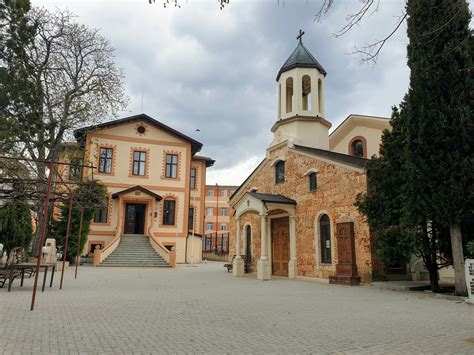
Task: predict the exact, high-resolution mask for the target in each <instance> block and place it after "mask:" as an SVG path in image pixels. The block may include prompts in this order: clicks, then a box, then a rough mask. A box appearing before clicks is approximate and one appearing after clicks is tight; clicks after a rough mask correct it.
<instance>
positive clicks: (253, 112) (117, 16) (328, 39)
mask: <svg viewBox="0 0 474 355" xmlns="http://www.w3.org/2000/svg"><path fill="white" fill-rule="evenodd" d="M181 3H182V7H181V8H180V9H175V8H173V7H171V8H167V9H164V8H163V6H162V5H161V3H160V1H159V0H157V2H156V3H155V4H153V5H149V4H148V1H147V0H136V1H119V0H87V1H84V0H82V1H72V0H70V1H65V0H63V1H47V0H42V1H40V0H33V5H36V6H45V7H47V8H50V9H53V8H55V7H58V8H64V7H68V8H69V9H70V10H71V11H72V12H74V13H76V14H77V15H78V16H79V18H78V21H80V22H82V23H84V24H86V25H88V26H90V27H95V28H100V29H101V33H102V34H103V35H104V36H105V37H107V38H108V39H109V40H110V41H111V43H112V45H113V46H114V47H115V48H116V60H117V63H118V65H119V66H120V67H122V68H123V70H124V73H125V75H126V83H125V84H126V89H127V92H128V93H129V95H130V97H131V105H130V107H129V111H128V112H123V114H122V116H126V115H129V114H136V113H140V112H142V111H143V112H145V113H147V114H149V115H150V116H152V117H154V118H156V119H158V120H160V121H162V122H163V123H165V124H168V125H170V126H172V127H174V128H176V129H178V130H180V131H182V132H183V133H185V134H188V135H190V136H192V137H194V138H196V139H198V140H199V141H201V142H202V143H204V149H203V152H202V153H203V154H205V155H209V156H212V157H213V158H214V159H216V164H215V166H214V167H213V168H211V169H209V173H208V177H209V182H210V183H215V182H218V183H220V184H239V183H241V182H242V181H243V180H244V179H245V177H246V176H247V175H248V174H249V173H250V172H251V171H252V170H253V169H254V168H255V166H256V165H257V164H258V163H259V161H260V160H261V159H262V158H263V156H264V154H265V148H266V147H267V146H268V144H269V143H270V142H271V140H272V133H271V132H270V128H271V126H272V125H273V123H274V122H275V120H276V115H277V84H276V82H275V77H276V74H277V72H278V70H279V68H280V67H281V65H282V64H283V63H284V62H285V60H286V59H287V57H288V56H289V55H290V54H291V52H292V51H293V49H294V48H295V46H296V44H297V42H296V35H297V32H298V30H299V29H300V28H302V29H303V30H304V31H305V32H306V34H305V36H304V43H305V45H306V47H307V48H308V49H309V50H310V51H311V52H312V53H313V55H314V56H315V57H316V58H317V59H318V61H319V62H320V63H321V64H322V65H323V67H324V68H325V69H326V71H327V72H328V75H327V77H326V81H325V85H326V95H325V99H326V102H325V107H326V116H327V119H328V120H329V121H331V122H332V123H333V127H335V126H336V125H337V124H338V123H340V122H341V121H342V120H343V119H344V118H345V117H346V116H347V115H348V114H349V113H360V114H373V115H380V116H387V115H389V114H390V112H391V110H390V107H391V106H392V105H394V104H397V103H399V102H400V100H401V98H402V97H403V95H404V93H405V92H406V90H407V86H408V70H407V67H406V54H405V53H406V50H405V47H406V42H407V40H406V34H405V29H404V28H401V29H400V31H399V32H398V33H397V35H396V36H395V37H394V38H392V39H391V41H390V42H389V43H388V44H387V46H386V47H385V48H384V50H383V52H382V54H381V56H380V59H379V61H378V63H377V65H375V66H367V65H361V64H360V63H359V59H360V58H359V57H357V56H353V55H346V54H345V53H348V52H350V51H352V49H353V47H354V45H361V44H364V43H366V42H369V41H372V40H373V39H375V38H381V37H383V36H384V35H385V34H386V33H388V32H389V31H390V30H391V29H392V24H393V23H394V21H395V20H396V18H394V16H395V15H399V14H400V12H401V11H402V10H403V2H382V3H381V4H380V10H379V12H378V13H375V14H374V15H373V16H370V17H367V18H365V19H364V21H363V23H362V24H361V26H359V27H357V28H355V29H354V30H352V31H351V32H349V33H348V34H347V35H345V36H343V37H341V38H338V39H335V38H333V37H332V33H334V32H335V31H337V30H338V29H339V28H340V27H341V26H342V25H343V24H344V18H345V16H346V15H347V14H348V13H350V12H351V11H353V10H354V9H356V7H357V6H359V3H358V2H336V7H335V8H334V9H333V11H332V12H331V13H330V14H329V15H328V16H327V17H325V18H324V19H323V21H322V22H321V23H318V22H314V14H315V13H316V11H317V8H318V6H319V5H320V3H321V2H320V1H310V0H308V1H306V0H301V1H298V0H292V1H291V2H290V1H285V2H281V1H280V2H278V1H276V0H274V1H273V0H268V1H250V0H248V1H242V0H239V1H231V4H230V5H229V6H227V7H226V8H225V9H224V10H222V11H221V10H219V8H218V6H217V1H214V0H210V1H193V0H189V1H185V0H182V1H181ZM283 4H284V5H283ZM142 97H143V109H142ZM105 119H108V118H104V120H105ZM196 128H199V129H200V132H195V129H196Z"/></svg>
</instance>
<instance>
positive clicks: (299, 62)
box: [276, 36, 327, 81]
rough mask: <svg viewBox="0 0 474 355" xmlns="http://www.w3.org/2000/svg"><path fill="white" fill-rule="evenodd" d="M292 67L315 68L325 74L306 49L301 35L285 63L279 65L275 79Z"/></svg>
mask: <svg viewBox="0 0 474 355" xmlns="http://www.w3.org/2000/svg"><path fill="white" fill-rule="evenodd" d="M293 68H316V69H318V70H319V72H320V73H321V74H323V75H324V76H326V74H327V73H326V70H324V68H323V67H322V65H321V64H319V62H318V61H317V60H316V58H314V57H313V55H312V54H311V53H310V52H309V51H308V50H307V49H306V47H305V46H304V45H303V41H302V40H301V36H300V37H299V42H298V46H297V47H296V49H295V50H294V51H293V53H291V55H290V56H289V58H288V59H287V60H286V62H285V64H283V66H282V67H281V69H280V71H279V72H278V75H277V78H276V80H277V81H278V79H280V75H281V74H282V73H284V72H286V71H288V70H291V69H293Z"/></svg>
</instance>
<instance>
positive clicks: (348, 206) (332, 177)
mask: <svg viewBox="0 0 474 355" xmlns="http://www.w3.org/2000/svg"><path fill="white" fill-rule="evenodd" d="M326 74H327V73H326V71H325V70H324V68H323V67H322V66H321V65H320V64H319V62H318V61H317V60H316V59H315V58H314V57H313V55H312V54H311V53H310V52H309V51H308V49H306V47H305V46H304V45H303V43H302V40H301V36H299V43H298V45H297V47H296V49H295V51H294V52H293V53H292V54H291V55H290V57H289V58H288V60H287V61H286V62H285V63H284V65H283V66H282V68H281V69H280V71H279V72H278V75H277V79H276V80H277V83H278V119H277V121H276V122H275V124H274V125H273V127H272V128H271V131H272V132H273V133H274V138H273V141H272V142H271V143H270V145H269V147H268V148H267V150H266V154H265V158H264V159H263V161H262V162H261V163H260V164H259V165H258V166H257V168H256V169H255V170H254V171H253V172H252V173H251V174H250V176H249V177H248V178H247V179H246V180H245V181H244V183H243V184H242V185H241V186H240V188H239V189H237V190H236V192H235V193H234V194H233V195H232V196H231V197H230V204H231V206H232V208H233V211H234V213H233V216H232V218H231V221H230V231H231V240H230V253H229V255H230V258H232V259H233V274H234V275H235V276H241V275H242V274H243V273H244V266H246V267H245V269H247V270H251V271H256V272H257V278H258V279H261V280H268V279H270V278H271V277H272V276H287V277H289V278H296V277H315V278H324V279H329V281H330V282H331V283H340V284H348V285H357V284H359V283H360V282H370V281H371V280H372V279H373V277H374V275H376V274H379V273H383V272H384V270H383V269H384V266H383V265H382V264H381V263H380V262H379V261H377V260H376V258H375V257H374V253H373V250H372V239H371V233H370V230H369V226H368V224H367V222H366V220H365V218H364V216H363V215H361V214H360V213H359V212H358V210H357V208H356V207H355V206H354V203H355V201H356V197H357V195H358V194H360V193H365V192H366V191H367V178H366V171H365V164H366V161H367V158H370V157H371V156H372V155H374V154H375V155H378V152H379V145H380V141H381V136H382V133H383V130H384V129H389V128H390V125H389V120H388V119H387V118H383V117H373V116H364V115H350V116H349V117H347V118H346V120H344V122H343V123H342V124H341V125H340V126H338V127H337V128H336V129H335V130H334V131H333V132H332V133H331V134H329V129H330V128H331V123H330V122H329V121H328V120H327V119H326V117H325V109H324V95H325V92H324V81H325V77H326Z"/></svg>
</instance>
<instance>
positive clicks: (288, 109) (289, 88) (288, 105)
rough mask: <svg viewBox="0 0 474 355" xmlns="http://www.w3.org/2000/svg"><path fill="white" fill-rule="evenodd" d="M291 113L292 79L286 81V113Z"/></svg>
mask: <svg viewBox="0 0 474 355" xmlns="http://www.w3.org/2000/svg"><path fill="white" fill-rule="evenodd" d="M290 112H293V78H288V79H286V113H290Z"/></svg>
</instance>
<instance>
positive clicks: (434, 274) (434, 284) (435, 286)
mask: <svg viewBox="0 0 474 355" xmlns="http://www.w3.org/2000/svg"><path fill="white" fill-rule="evenodd" d="M426 268H427V269H428V272H429V274H430V286H431V292H436V293H439V292H441V288H440V287H439V281H438V264H437V263H435V264H432V263H430V264H429V265H426Z"/></svg>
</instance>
